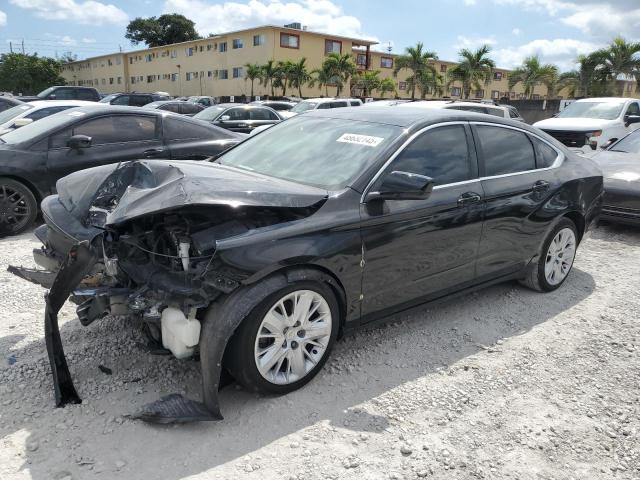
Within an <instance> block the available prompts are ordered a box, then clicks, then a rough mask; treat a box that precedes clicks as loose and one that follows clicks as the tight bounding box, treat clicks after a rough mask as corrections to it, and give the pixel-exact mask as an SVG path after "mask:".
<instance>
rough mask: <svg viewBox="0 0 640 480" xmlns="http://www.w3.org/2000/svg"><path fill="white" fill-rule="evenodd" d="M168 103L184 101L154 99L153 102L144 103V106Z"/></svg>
mask: <svg viewBox="0 0 640 480" xmlns="http://www.w3.org/2000/svg"><path fill="white" fill-rule="evenodd" d="M168 103H179V104H183V103H184V102H181V101H180V100H156V101H155V102H151V103H147V104H146V105H144V106H145V107H149V106H155V105H158V106H160V105H166V104H168Z"/></svg>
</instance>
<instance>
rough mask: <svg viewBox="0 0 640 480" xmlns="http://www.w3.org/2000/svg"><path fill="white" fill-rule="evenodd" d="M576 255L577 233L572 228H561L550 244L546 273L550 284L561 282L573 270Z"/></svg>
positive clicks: (545, 266) (545, 267)
mask: <svg viewBox="0 0 640 480" xmlns="http://www.w3.org/2000/svg"><path fill="white" fill-rule="evenodd" d="M575 255H576V235H575V233H574V232H573V230H572V229H570V228H563V229H562V230H560V231H559V232H558V233H557V234H556V236H555V237H553V240H552V241H551V244H550V245H549V249H548V250H547V257H546V260H545V265H544V275H545V278H546V280H547V282H548V283H549V285H558V284H559V283H561V282H562V281H563V280H564V279H565V278H566V276H567V275H568V274H569V271H570V270H571V266H572V265H573V259H574V258H575Z"/></svg>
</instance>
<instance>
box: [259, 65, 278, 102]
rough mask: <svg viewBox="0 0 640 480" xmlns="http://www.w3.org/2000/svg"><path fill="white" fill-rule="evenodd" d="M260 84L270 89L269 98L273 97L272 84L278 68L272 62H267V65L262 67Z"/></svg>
mask: <svg viewBox="0 0 640 480" xmlns="http://www.w3.org/2000/svg"><path fill="white" fill-rule="evenodd" d="M261 68H262V84H263V85H264V86H265V87H267V86H270V87H271V96H272V97H273V96H275V91H274V85H273V82H274V81H275V80H276V79H277V77H278V68H277V67H276V65H275V62H274V61H273V60H269V61H268V62H267V63H265V64H264V65H262V67H261Z"/></svg>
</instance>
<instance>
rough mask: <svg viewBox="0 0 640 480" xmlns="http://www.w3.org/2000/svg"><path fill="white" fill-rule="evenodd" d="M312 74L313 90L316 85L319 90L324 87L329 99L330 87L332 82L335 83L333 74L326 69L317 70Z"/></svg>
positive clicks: (311, 83)
mask: <svg viewBox="0 0 640 480" xmlns="http://www.w3.org/2000/svg"><path fill="white" fill-rule="evenodd" d="M311 74H312V75H311V80H309V86H310V87H311V88H313V87H315V86H316V85H318V88H319V89H322V87H324V93H325V96H326V97H328V96H329V88H328V87H329V85H331V84H332V81H333V79H332V75H331V72H329V71H328V70H326V69H324V68H316V69H315V70H313V71H312V72H311Z"/></svg>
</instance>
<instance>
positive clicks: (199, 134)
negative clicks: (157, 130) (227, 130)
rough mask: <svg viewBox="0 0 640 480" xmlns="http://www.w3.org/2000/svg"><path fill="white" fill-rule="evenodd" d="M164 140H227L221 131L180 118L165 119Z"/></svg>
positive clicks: (163, 122)
mask: <svg viewBox="0 0 640 480" xmlns="http://www.w3.org/2000/svg"><path fill="white" fill-rule="evenodd" d="M162 124H163V130H164V138H165V140H168V141H175V140H188V139H191V138H198V139H211V140H220V139H223V138H225V136H224V135H223V133H222V132H219V130H220V129H217V128H212V127H210V126H209V125H200V124H198V123H194V122H189V121H184V120H182V119H181V118H180V117H178V118H175V117H165V118H164V120H163V121H162Z"/></svg>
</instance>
